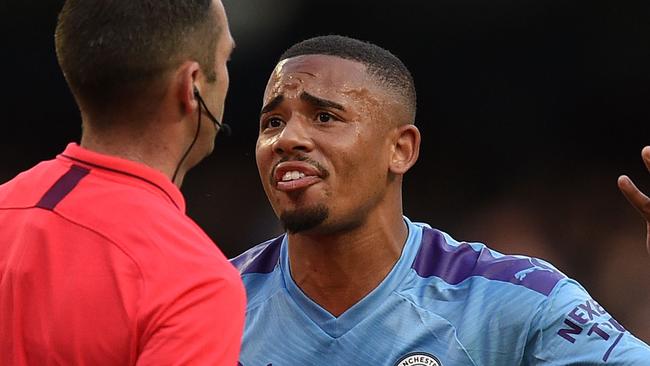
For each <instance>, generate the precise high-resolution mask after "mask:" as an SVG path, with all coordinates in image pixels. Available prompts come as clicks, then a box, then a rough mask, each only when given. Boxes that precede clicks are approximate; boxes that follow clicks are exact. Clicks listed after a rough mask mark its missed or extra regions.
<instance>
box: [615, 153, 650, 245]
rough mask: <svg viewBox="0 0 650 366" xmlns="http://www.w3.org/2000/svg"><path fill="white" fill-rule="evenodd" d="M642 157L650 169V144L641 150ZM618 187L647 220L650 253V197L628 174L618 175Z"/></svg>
mask: <svg viewBox="0 0 650 366" xmlns="http://www.w3.org/2000/svg"><path fill="white" fill-rule="evenodd" d="M641 157H642V158H643V162H644V163H645V166H646V168H648V171H650V146H646V147H644V148H643V150H641ZM618 188H619V189H620V190H621V192H623V195H624V196H625V198H627V200H628V201H629V202H630V203H631V204H632V206H634V208H636V209H637V211H639V213H641V216H643V218H644V219H645V221H646V228H647V236H646V249H647V250H648V253H650V198H648V196H646V195H645V194H644V193H643V192H641V191H640V190H639V189H638V188H637V187H636V186H635V185H634V183H632V180H630V178H629V177H627V176H626V175H621V176H620V177H618Z"/></svg>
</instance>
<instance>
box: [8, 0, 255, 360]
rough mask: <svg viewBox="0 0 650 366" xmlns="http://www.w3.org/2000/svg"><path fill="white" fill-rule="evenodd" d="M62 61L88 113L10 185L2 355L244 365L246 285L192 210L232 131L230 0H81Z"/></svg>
mask: <svg viewBox="0 0 650 366" xmlns="http://www.w3.org/2000/svg"><path fill="white" fill-rule="evenodd" d="M55 39H56V52H57V56H58V60H59V64H60V65H61V69H62V70H63V73H64V75H65V77H66V80H67V82H68V85H69V86H70V89H71V91H72V93H73V94H74V97H75V99H76V101H77V104H78V105H79V109H80V111H81V117H82V121H83V133H82V136H81V143H80V145H77V144H74V143H72V144H69V145H68V147H67V148H66V149H65V151H63V152H62V153H61V154H60V155H58V156H57V157H56V158H55V159H53V160H50V161H45V162H42V163H40V164H38V165H36V166H35V167H33V168H32V169H30V170H28V171H25V172H23V173H21V174H20V175H18V176H17V177H16V178H14V179H13V180H11V181H9V182H8V183H5V184H3V185H2V186H0V223H1V224H0V365H3V366H8V365H38V366H41V365H92V366H103V365H229V366H234V365H236V364H237V359H238V354H239V347H240V339H241V334H242V327H243V322H244V307H245V293H244V289H243V286H242V284H241V282H240V279H239V275H238V273H237V272H236V271H235V269H234V268H233V267H232V266H231V265H230V264H229V263H228V262H227V261H226V258H225V257H224V255H223V254H222V253H221V252H220V251H219V250H218V249H217V248H216V246H215V245H214V243H213V242H212V241H211V240H210V239H209V238H208V236H207V235H206V234H205V233H204V232H203V231H202V230H201V229H200V228H199V227H198V226H197V225H196V224H195V223H194V222H193V221H192V220H191V219H190V218H188V217H187V216H186V214H185V202H184V200H183V196H182V195H181V193H180V191H179V188H178V187H179V186H180V185H181V183H182V181H183V177H184V175H185V173H186V172H187V171H188V169H190V168H191V167H193V166H194V165H196V164H197V163H198V162H199V161H200V160H201V159H203V158H204V157H205V156H206V155H208V154H209V153H210V152H211V151H212V149H213V145H214V138H215V136H216V134H217V132H218V131H219V130H220V129H224V130H225V129H227V126H226V125H222V124H221V123H220V122H219V120H220V119H221V117H222V116H223V104H224V99H225V97H226V92H227V89H228V82H229V80H228V70H227V68H226V62H227V60H228V58H229V56H230V53H231V52H232V49H233V47H234V43H233V40H232V37H231V35H230V31H229V29H228V22H227V19H226V14H225V11H224V8H223V5H222V4H221V1H220V0H169V1H143V0H112V1H105V0H68V1H66V2H65V5H64V6H63V10H62V11H61V13H60V15H59V20H58V24H57V28H56V36H55Z"/></svg>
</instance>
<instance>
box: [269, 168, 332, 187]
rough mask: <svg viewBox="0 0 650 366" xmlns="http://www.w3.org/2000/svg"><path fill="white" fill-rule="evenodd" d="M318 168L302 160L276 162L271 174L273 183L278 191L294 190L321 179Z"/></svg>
mask: <svg viewBox="0 0 650 366" xmlns="http://www.w3.org/2000/svg"><path fill="white" fill-rule="evenodd" d="M322 180H323V178H322V175H321V174H320V170H319V169H318V168H317V167H315V166H313V165H312V164H309V163H306V162H303V161H288V162H283V163H280V164H278V165H277V166H276V167H275V172H274V174H273V183H274V186H275V188H276V189H277V190H279V191H285V192H288V191H296V190H300V189H304V188H307V187H309V186H311V185H313V184H316V183H318V182H320V181H322Z"/></svg>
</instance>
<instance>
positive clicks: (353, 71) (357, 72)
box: [264, 55, 377, 100]
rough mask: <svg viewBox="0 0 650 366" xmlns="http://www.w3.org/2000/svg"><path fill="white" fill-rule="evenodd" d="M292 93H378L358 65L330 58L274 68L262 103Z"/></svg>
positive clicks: (300, 60) (308, 58)
mask: <svg viewBox="0 0 650 366" xmlns="http://www.w3.org/2000/svg"><path fill="white" fill-rule="evenodd" d="M292 90H294V91H296V92H300V91H303V90H307V91H312V92H317V93H318V94H321V95H327V94H331V93H347V92H354V91H361V90H364V91H369V90H372V91H377V88H376V83H375V82H374V80H372V79H371V78H370V76H369V75H368V74H367V72H366V66H365V65H364V64H362V63H361V62H357V61H352V60H347V59H343V58H340V57H336V56H329V55H304V56H297V57H292V58H289V59H286V60H283V61H281V62H280V63H278V64H277V66H276V67H275V69H274V70H273V73H272V74H271V77H270V78H269V82H268V84H267V86H266V91H265V93H264V99H265V100H267V99H269V98H273V97H275V96H277V95H280V94H286V93H288V92H291V91H292Z"/></svg>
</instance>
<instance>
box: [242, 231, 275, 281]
mask: <svg viewBox="0 0 650 366" xmlns="http://www.w3.org/2000/svg"><path fill="white" fill-rule="evenodd" d="M283 239H284V235H282V236H280V237H278V238H275V239H273V240H269V241H267V242H265V243H262V244H260V245H258V246H256V247H254V248H252V249H250V250H248V251H246V252H245V253H243V254H241V255H239V256H237V257H235V258H233V259H231V260H230V263H232V264H233V265H234V266H235V267H237V269H238V270H239V273H240V274H242V275H244V274H247V273H271V272H273V269H275V266H276V265H277V264H278V259H279V258H280V247H281V246H282V240H283Z"/></svg>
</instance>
